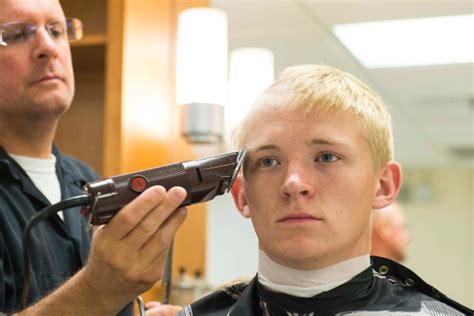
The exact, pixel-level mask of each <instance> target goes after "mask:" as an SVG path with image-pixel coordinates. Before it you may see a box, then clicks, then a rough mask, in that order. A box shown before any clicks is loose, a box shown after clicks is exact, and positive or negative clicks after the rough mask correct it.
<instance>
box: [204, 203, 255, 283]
mask: <svg viewBox="0 0 474 316" xmlns="http://www.w3.org/2000/svg"><path fill="white" fill-rule="evenodd" d="M207 227H208V231H207V252H206V279H207V281H208V282H209V283H210V284H211V285H213V286H218V285H222V284H223V283H227V282H229V281H231V280H233V279H237V278H241V277H247V276H248V277H253V276H254V275H255V273H256V272H257V258H258V245H257V243H258V241H257V238H256V236H255V232H254V230H253V226H252V223H251V221H250V220H249V219H246V218H244V217H242V216H241V215H240V214H239V212H238V211H237V209H236V208H235V206H234V202H233V201H232V197H231V195H230V194H226V195H224V196H219V197H216V198H215V199H214V200H213V201H211V202H209V203H208V224H207Z"/></svg>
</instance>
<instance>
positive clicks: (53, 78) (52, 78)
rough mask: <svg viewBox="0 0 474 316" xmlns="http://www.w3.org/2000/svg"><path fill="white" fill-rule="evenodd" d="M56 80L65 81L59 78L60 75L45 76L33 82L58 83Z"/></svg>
mask: <svg viewBox="0 0 474 316" xmlns="http://www.w3.org/2000/svg"><path fill="white" fill-rule="evenodd" d="M56 80H61V81H63V78H62V77H60V76H58V75H55V74H50V75H45V76H42V77H40V78H39V79H37V80H34V81H33V84H35V83H43V82H52V81H56Z"/></svg>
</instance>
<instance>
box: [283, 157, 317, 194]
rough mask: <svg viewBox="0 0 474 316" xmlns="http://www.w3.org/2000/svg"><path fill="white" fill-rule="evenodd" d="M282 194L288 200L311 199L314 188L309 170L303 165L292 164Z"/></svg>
mask: <svg viewBox="0 0 474 316" xmlns="http://www.w3.org/2000/svg"><path fill="white" fill-rule="evenodd" d="M281 193H282V195H283V196H284V197H286V198H289V197H293V198H295V197H311V196H312V195H313V194H314V188H313V185H312V181H311V179H310V174H309V170H307V169H306V168H305V167H304V166H303V165H301V164H297V163H294V164H290V165H289V167H288V171H287V174H286V177H285V182H284V183H283V185H282V187H281Z"/></svg>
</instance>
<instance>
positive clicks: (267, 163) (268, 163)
mask: <svg viewBox="0 0 474 316" xmlns="http://www.w3.org/2000/svg"><path fill="white" fill-rule="evenodd" d="M277 164H278V160H276V159H273V158H268V157H267V158H262V159H260V160H259V161H258V165H259V166H260V167H265V168H268V167H272V166H275V165H277Z"/></svg>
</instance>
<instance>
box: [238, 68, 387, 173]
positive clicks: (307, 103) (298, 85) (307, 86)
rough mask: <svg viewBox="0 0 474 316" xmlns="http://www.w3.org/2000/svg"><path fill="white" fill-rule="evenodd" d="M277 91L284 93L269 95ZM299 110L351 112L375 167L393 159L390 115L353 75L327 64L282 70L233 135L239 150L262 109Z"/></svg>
mask: <svg viewBox="0 0 474 316" xmlns="http://www.w3.org/2000/svg"><path fill="white" fill-rule="evenodd" d="M278 90H281V91H282V92H283V93H284V94H285V95H283V94H282V95H281V96H280V95H278V96H276V97H275V96H271V95H269V93H268V92H276V91H278ZM269 109H270V110H271V111H272V112H283V113H285V112H290V111H300V112H301V113H302V114H303V115H308V114H310V113H313V112H315V111H318V112H323V113H335V114H337V113H351V114H352V115H354V117H356V118H357V119H358V122H359V124H360V128H361V132H362V134H363V136H364V137H365V138H366V140H367V141H368V144H369V146H370V149H371V151H372V158H373V161H374V166H375V168H379V167H381V166H382V165H384V164H385V163H386V162H388V161H390V160H391V159H393V139H392V124H391V117H390V114H389V112H388V110H387V107H386V106H385V105H384V103H383V101H382V99H381V98H380V96H378V95H377V94H376V93H375V92H374V91H373V90H372V89H370V88H369V87H368V86H367V85H366V84H365V83H364V82H362V81H360V80H359V79H357V78H356V77H354V76H353V75H351V74H349V73H346V72H343V71H341V70H338V69H336V68H333V67H329V66H322V65H301V66H293V67H288V68H286V69H284V70H283V72H282V73H281V75H280V78H279V79H278V80H277V81H276V82H274V83H273V84H272V85H271V86H270V87H269V88H268V89H267V90H266V91H265V92H264V93H262V94H261V95H260V96H259V97H258V98H257V100H256V102H255V104H254V106H253V107H252V109H251V110H250V112H249V113H248V114H247V116H246V117H245V118H244V119H243V121H242V122H241V124H240V125H239V126H238V127H237V128H236V130H235V131H234V134H233V138H234V143H235V145H236V146H237V147H238V148H239V149H241V148H245V145H246V143H247V141H248V139H249V138H251V135H252V133H253V132H258V131H254V130H253V128H252V126H251V124H252V121H253V120H254V119H255V118H256V117H257V116H259V115H261V114H262V113H259V112H263V111H268V110H269Z"/></svg>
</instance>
